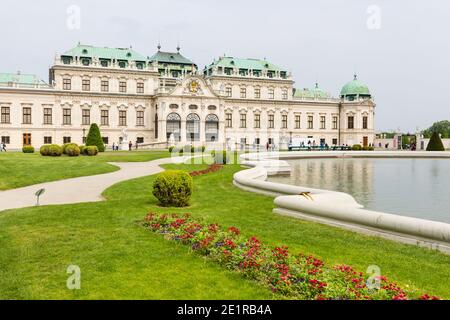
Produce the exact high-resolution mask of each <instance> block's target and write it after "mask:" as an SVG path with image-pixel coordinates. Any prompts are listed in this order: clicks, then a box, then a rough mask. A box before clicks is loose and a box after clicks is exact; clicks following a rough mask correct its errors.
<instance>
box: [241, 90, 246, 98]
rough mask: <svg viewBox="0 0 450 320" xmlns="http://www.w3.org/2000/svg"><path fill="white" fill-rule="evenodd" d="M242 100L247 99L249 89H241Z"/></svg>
mask: <svg viewBox="0 0 450 320" xmlns="http://www.w3.org/2000/svg"><path fill="white" fill-rule="evenodd" d="M241 98H242V99H245V98H247V89H246V88H241Z"/></svg>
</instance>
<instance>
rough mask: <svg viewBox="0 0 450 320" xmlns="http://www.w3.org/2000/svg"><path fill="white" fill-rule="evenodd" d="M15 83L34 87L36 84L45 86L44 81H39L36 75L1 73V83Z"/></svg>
mask: <svg viewBox="0 0 450 320" xmlns="http://www.w3.org/2000/svg"><path fill="white" fill-rule="evenodd" d="M9 82H15V83H19V84H27V85H33V84H36V83H41V84H43V83H44V81H42V80H41V79H39V78H38V77H37V76H36V75H34V74H21V73H0V83H9Z"/></svg>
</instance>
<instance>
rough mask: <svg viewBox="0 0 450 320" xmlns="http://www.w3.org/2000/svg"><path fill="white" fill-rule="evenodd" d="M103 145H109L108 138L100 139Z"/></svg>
mask: <svg viewBox="0 0 450 320" xmlns="http://www.w3.org/2000/svg"><path fill="white" fill-rule="evenodd" d="M102 140H103V144H106V145H108V144H109V138H108V137H102Z"/></svg>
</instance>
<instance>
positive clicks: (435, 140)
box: [427, 132, 445, 151]
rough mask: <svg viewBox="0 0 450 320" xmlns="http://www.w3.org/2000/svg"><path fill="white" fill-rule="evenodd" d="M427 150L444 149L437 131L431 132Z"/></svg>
mask: <svg viewBox="0 0 450 320" xmlns="http://www.w3.org/2000/svg"><path fill="white" fill-rule="evenodd" d="M427 151H445V148H444V144H443V143H442V140H441V137H440V136H439V133H438V132H433V134H432V135H431V138H430V142H428V146H427Z"/></svg>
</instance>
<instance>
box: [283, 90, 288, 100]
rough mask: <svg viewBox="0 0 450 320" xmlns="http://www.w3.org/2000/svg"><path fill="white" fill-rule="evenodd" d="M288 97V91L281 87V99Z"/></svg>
mask: <svg viewBox="0 0 450 320" xmlns="http://www.w3.org/2000/svg"><path fill="white" fill-rule="evenodd" d="M287 99H288V91H287V90H286V89H283V100H287Z"/></svg>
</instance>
